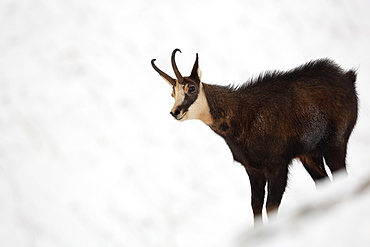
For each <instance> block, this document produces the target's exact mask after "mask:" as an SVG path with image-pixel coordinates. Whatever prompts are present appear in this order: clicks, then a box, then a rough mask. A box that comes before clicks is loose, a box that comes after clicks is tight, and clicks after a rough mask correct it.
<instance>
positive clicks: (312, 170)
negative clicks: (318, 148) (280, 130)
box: [299, 153, 328, 183]
mask: <svg viewBox="0 0 370 247" xmlns="http://www.w3.org/2000/svg"><path fill="white" fill-rule="evenodd" d="M299 159H300V160H301V162H302V164H303V166H304V168H305V169H306V171H307V172H308V173H309V174H310V176H311V177H312V179H313V180H314V181H315V183H316V182H318V181H320V180H322V179H327V178H328V174H327V173H326V170H325V165H324V157H323V156H322V155H321V154H320V153H314V154H306V155H302V156H300V157H299Z"/></svg>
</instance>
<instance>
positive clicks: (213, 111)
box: [203, 83, 237, 134]
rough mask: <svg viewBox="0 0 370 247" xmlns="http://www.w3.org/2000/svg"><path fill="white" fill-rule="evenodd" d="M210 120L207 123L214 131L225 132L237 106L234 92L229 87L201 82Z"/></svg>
mask: <svg viewBox="0 0 370 247" xmlns="http://www.w3.org/2000/svg"><path fill="white" fill-rule="evenodd" d="M203 88H204V93H205V95H206V98H207V102H208V107H209V112H210V115H211V117H212V122H211V123H210V124H208V126H209V127H211V128H212V129H213V130H214V131H216V132H217V133H219V134H221V133H222V132H226V130H227V129H228V128H229V127H228V126H230V120H231V119H232V117H233V112H235V110H234V109H233V108H234V107H236V106H237V100H235V97H236V94H235V92H233V90H232V89H231V88H230V87H225V86H218V85H210V84H205V83H203Z"/></svg>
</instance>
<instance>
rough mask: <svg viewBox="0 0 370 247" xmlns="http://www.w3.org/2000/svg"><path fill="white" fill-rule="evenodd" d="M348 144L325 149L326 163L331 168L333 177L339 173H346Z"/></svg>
mask: <svg viewBox="0 0 370 247" xmlns="http://www.w3.org/2000/svg"><path fill="white" fill-rule="evenodd" d="M346 154H347V144H345V145H344V144H343V145H340V146H335V147H330V148H326V149H325V153H324V157H325V162H326V164H327V165H328V167H329V168H330V171H331V173H332V174H333V177H334V175H335V173H336V172H337V171H344V172H347V171H346Z"/></svg>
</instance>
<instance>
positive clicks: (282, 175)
mask: <svg viewBox="0 0 370 247" xmlns="http://www.w3.org/2000/svg"><path fill="white" fill-rule="evenodd" d="M287 179H288V165H285V166H280V167H277V168H276V170H274V171H273V172H270V173H269V174H268V176H267V191H268V195H267V202H266V210H267V214H268V216H269V217H271V213H272V212H274V211H275V210H277V209H278V208H279V205H280V202H281V199H282V197H283V194H284V191H285V187H286V185H287Z"/></svg>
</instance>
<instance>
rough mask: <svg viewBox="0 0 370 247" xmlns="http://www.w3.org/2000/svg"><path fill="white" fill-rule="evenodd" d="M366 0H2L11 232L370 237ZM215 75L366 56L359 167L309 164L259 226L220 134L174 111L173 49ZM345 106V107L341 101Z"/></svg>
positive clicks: (121, 239)
mask: <svg viewBox="0 0 370 247" xmlns="http://www.w3.org/2000/svg"><path fill="white" fill-rule="evenodd" d="M369 11H370V2H369V1H366V0H356V1H351V2H347V1H318V0H313V1H305V2H301V1H290V0H282V1H272V0H269V1H268V0H266V1H236V0H234V1H230V0H229V1H220V0H219V1H189V0H188V1H145V0H135V1H131V0H125V1H119V0H106V1H97V0H89V1H88V0H76V1H64V0H53V1H46V0H28V1H27V0H2V1H1V2H0V30H1V32H0V37H1V39H0V68H1V69H0V88H1V90H0V136H1V138H0V195H1V196H0V246H130V247H134V246H145V247H148V246H247V245H248V246H250V245H254V246H297V245H299V246H312V245H317V246H338V245H341V246H365V245H366V243H368V242H369V241H370V237H369V235H368V234H367V233H368V232H370V223H368V219H369V213H368V210H367V209H368V208H369V206H370V199H369V198H370V188H369V186H368V184H369V180H370V166H369V165H368V160H369V158H370V153H369V148H370V131H369V130H368V125H369V122H370V118H369V115H368V114H367V113H368V112H369V110H370V100H369V98H370V97H369V92H370V91H369V88H370V86H369V83H368V82H367V80H368V78H370V69H369V68H370V56H369V48H368V44H369V43H370V31H369V30H370V15H369V14H370V13H369ZM175 48H180V49H181V50H182V52H183V53H182V54H178V55H179V56H178V65H179V68H180V70H181V71H182V73H183V74H186V73H187V72H186V71H187V70H188V73H190V70H191V68H192V65H193V62H194V59H195V53H196V52H198V53H199V56H200V58H199V62H200V67H201V69H202V72H203V81H204V82H208V83H217V84H223V85H226V84H230V83H236V84H238V83H242V82H243V81H246V80H247V79H248V78H249V77H252V76H255V75H257V74H258V73H260V72H261V71H264V70H270V69H282V70H286V69H291V68H293V67H295V66H297V65H299V64H302V63H305V62H307V61H309V60H311V59H316V58H321V57H329V58H331V59H333V60H335V61H336V62H337V63H338V64H340V65H341V66H342V67H343V68H346V69H350V68H358V77H357V88H358V93H359V98H360V117H359V120H358V124H357V126H356V129H355V131H354V133H353V135H352V137H351V139H350V143H349V149H348V158H347V161H348V173H349V178H340V179H338V181H337V182H335V183H334V184H333V185H322V186H319V187H318V188H317V189H316V188H315V185H314V183H313V182H312V181H311V179H310V178H309V176H308V175H307V173H306V172H305V171H304V170H303V168H302V166H301V165H300V163H298V162H293V166H292V168H291V170H290V180H289V186H288V188H287V191H286V193H285V195H284V199H283V202H282V205H281V208H280V212H279V216H278V218H277V219H276V220H275V221H273V222H271V223H270V224H269V225H267V226H264V227H261V228H258V229H256V230H253V220H252V210H251V208H250V206H249V205H250V198H249V197H250V189H249V181H248V178H247V175H246V174H245V171H244V169H243V168H242V167H241V166H240V165H239V164H237V163H234V162H233V160H232V156H231V153H230V151H229V150H228V148H227V146H226V144H225V143H224V141H223V140H222V139H221V138H220V137H218V136H217V135H216V134H214V133H213V132H212V131H211V130H210V129H209V128H208V127H207V126H205V125H204V124H202V123H201V122H199V121H188V122H184V123H178V122H176V121H173V119H172V118H171V116H170V115H169V111H170V109H171V107H172V105H173V100H172V98H171V97H170V94H171V88H170V87H169V86H168V85H167V83H165V82H164V81H163V80H162V79H161V78H160V77H159V76H158V74H157V73H156V72H155V71H154V70H153V69H152V67H151V65H150V60H151V59H153V58H156V59H157V61H156V64H157V66H158V67H159V68H161V69H163V70H164V71H166V72H171V66H170V54H171V52H172V50H173V49H175ZM338 114H340V113H338Z"/></svg>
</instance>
